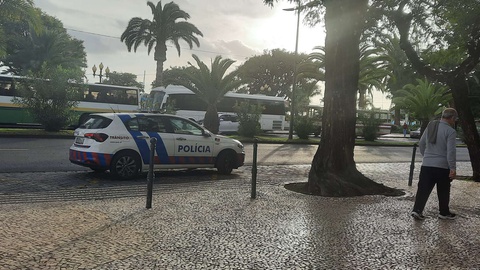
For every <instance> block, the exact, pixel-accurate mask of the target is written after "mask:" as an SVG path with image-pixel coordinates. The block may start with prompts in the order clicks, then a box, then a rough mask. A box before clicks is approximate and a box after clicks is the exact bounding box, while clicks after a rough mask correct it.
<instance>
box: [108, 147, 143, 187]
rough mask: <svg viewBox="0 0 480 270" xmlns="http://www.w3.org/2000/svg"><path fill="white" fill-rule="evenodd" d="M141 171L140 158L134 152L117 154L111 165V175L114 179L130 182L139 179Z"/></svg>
mask: <svg viewBox="0 0 480 270" xmlns="http://www.w3.org/2000/svg"><path fill="white" fill-rule="evenodd" d="M139 171H140V158H139V157H138V155H137V154H136V153H134V152H123V153H119V154H117V155H116V156H115V157H114V158H113V160H112V163H111V164H110V173H111V174H112V176H113V177H115V178H119V179H121V180H128V179H132V178H135V177H137V175H138V173H139Z"/></svg>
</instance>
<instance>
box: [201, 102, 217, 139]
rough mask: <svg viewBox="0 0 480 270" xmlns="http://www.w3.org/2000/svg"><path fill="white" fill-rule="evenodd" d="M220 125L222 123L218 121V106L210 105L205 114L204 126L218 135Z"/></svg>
mask: <svg viewBox="0 0 480 270" xmlns="http://www.w3.org/2000/svg"><path fill="white" fill-rule="evenodd" d="M219 125H220V121H219V120H218V111H217V106H216V105H212V104H208V105H207V111H206V112H205V119H204V120H203V126H204V127H205V128H206V129H208V130H210V131H211V132H213V133H214V134H218V128H219Z"/></svg>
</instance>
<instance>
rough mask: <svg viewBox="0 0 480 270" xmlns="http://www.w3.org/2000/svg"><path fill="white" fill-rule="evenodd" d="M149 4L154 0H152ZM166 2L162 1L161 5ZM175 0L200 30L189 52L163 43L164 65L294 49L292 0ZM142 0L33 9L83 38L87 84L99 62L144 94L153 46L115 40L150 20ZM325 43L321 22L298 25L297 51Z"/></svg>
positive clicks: (38, 1) (46, 1)
mask: <svg viewBox="0 0 480 270" xmlns="http://www.w3.org/2000/svg"><path fill="white" fill-rule="evenodd" d="M152 2H153V3H155V4H156V3H157V1H156V0H153V1H152ZM168 2H170V1H163V2H162V4H165V3H168ZM174 2H175V3H177V4H178V5H179V7H180V9H182V10H184V11H186V12H187V13H189V14H190V19H189V20H188V22H190V23H192V24H194V25H195V26H197V28H198V29H199V30H200V31H202V32H203V37H200V38H199V40H200V47H199V48H196V47H194V48H193V49H192V50H190V49H189V48H188V46H187V44H185V43H182V44H181V45H182V50H181V52H180V53H181V55H180V57H179V56H178V53H177V51H176V49H175V48H174V47H173V46H172V44H167V46H168V51H167V61H166V62H165V63H164V69H167V68H169V67H173V66H186V65H187V62H189V61H190V62H194V60H193V58H192V54H196V55H198V56H199V57H200V59H201V60H202V61H204V62H206V63H208V62H210V59H213V58H215V57H216V56H217V55H221V56H222V57H223V58H230V59H234V60H236V61H237V62H236V63H235V64H234V65H237V66H238V65H240V64H241V63H243V62H244V61H245V60H246V59H247V58H249V57H252V56H254V55H260V54H262V52H263V51H264V50H271V49H275V48H282V49H286V50H287V51H292V52H293V51H294V50H295V34H296V23H297V16H296V13H295V12H293V11H284V10H283V9H284V8H290V7H294V6H295V4H294V3H289V2H288V1H279V2H278V3H277V4H276V5H275V7H274V8H270V7H268V6H266V5H264V4H263V1H262V0H236V1H226V0H176V1H174ZM146 3H147V1H146V0H135V1H133V0H82V1H78V0H35V5H36V7H38V8H40V9H42V11H44V12H45V13H47V14H48V15H51V16H54V17H56V18H58V19H59V20H61V21H62V22H63V25H64V27H65V28H67V29H68V32H69V34H70V35H72V36H73V37H75V38H77V39H80V40H83V41H84V46H85V49H86V52H87V65H88V68H87V70H86V74H87V78H88V80H89V82H98V77H96V78H94V77H93V72H92V70H91V68H92V66H93V65H96V66H97V67H98V65H99V64H100V63H101V62H102V63H103V64H104V66H105V67H107V66H108V67H109V68H110V71H117V72H129V73H133V74H136V75H137V80H138V81H140V82H143V81H145V85H146V87H145V89H146V91H147V92H148V91H149V90H150V84H151V82H152V81H153V80H154V78H155V70H156V63H155V61H154V60H153V50H152V52H151V53H150V55H148V54H147V50H146V48H145V47H143V46H141V47H139V48H138V50H137V52H136V53H134V52H128V50H127V47H126V45H125V44H124V43H122V42H120V36H121V34H122V33H123V31H124V30H125V28H126V27H127V25H128V22H129V20H130V19H131V18H133V17H141V18H144V19H149V20H152V14H151V11H150V8H149V7H148V6H147V4H146ZM302 19H303V17H301V20H302ZM324 41H325V33H324V29H323V27H322V26H316V27H315V28H310V27H308V26H305V25H303V24H302V23H301V25H300V32H299V42H298V47H299V48H298V49H299V52H301V53H307V54H308V53H311V52H312V49H313V47H315V46H319V45H323V44H324ZM97 74H98V71H97ZM319 99H320V98H319V97H317V98H314V99H312V103H316V104H318V103H319ZM376 103H377V102H376ZM388 105H389V102H388ZM377 106H378V105H377ZM387 107H388V106H387Z"/></svg>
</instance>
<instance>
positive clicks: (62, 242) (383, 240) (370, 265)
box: [0, 163, 480, 269]
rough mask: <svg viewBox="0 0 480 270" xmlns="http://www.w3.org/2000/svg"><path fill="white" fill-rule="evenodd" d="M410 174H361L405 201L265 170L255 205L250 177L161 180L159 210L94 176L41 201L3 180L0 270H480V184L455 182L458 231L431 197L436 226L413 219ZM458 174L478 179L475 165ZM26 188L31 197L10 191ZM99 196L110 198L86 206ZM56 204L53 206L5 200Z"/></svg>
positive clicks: (384, 169)
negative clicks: (338, 191) (297, 189)
mask: <svg viewBox="0 0 480 270" xmlns="http://www.w3.org/2000/svg"><path fill="white" fill-rule="evenodd" d="M409 166H410V164H406V163H405V164H403V163H400V164H391V163H382V164H378V163H375V164H373V163H371V164H367V163H362V164H357V167H358V168H359V170H360V171H361V172H362V173H364V174H365V175H366V176H368V177H370V178H372V179H374V180H375V181H378V182H381V183H383V184H385V185H388V186H392V187H396V188H401V189H404V190H405V191H406V192H407V194H406V195H405V196H402V197H385V196H363V197H355V198H327V197H316V196H306V195H302V194H297V193H294V192H291V191H288V190H286V189H285V188H284V187H283V185H284V184H285V183H289V182H299V181H306V179H307V174H308V170H309V166H308V165H304V166H300V165H299V166H261V167H259V170H258V171H259V174H258V186H257V191H258V196H257V199H255V200H252V199H250V179H251V171H250V168H248V167H245V168H242V170H238V171H236V172H235V175H234V176H232V177H230V178H228V179H225V178H222V177H221V176H217V175H216V174H215V173H212V172H208V171H203V172H200V173H199V175H197V176H196V177H195V175H196V174H188V173H185V174H183V173H180V174H173V175H168V174H164V175H163V176H162V177H158V178H156V180H155V192H154V198H153V208H152V209H145V197H144V196H141V195H140V191H142V192H144V191H145V190H144V189H143V188H144V182H143V181H144V180H138V181H132V182H126V183H117V184H118V185H116V183H115V182H114V181H110V182H109V180H104V179H101V178H100V179H99V180H97V181H100V182H102V184H99V183H98V182H97V183H91V184H88V183H90V182H89V181H90V178H91V175H87V176H85V173H83V175H82V174H77V173H60V174H51V173H46V174H44V175H42V174H35V178H36V180H35V181H39V182H43V183H42V185H39V188H38V190H36V189H35V185H34V184H33V183H32V180H31V179H30V178H32V175H30V176H28V175H25V174H23V175H18V174H9V175H5V174H0V179H1V181H2V182H0V201H3V203H0V226H1V227H2V230H0V243H2V244H1V245H0V269H479V268H480V261H479V260H478V254H480V236H478V234H476V233H475V232H476V231H477V230H478V228H480V208H479V205H478V198H479V196H480V184H479V183H475V182H466V181H457V180H456V181H454V182H453V187H452V202H451V205H452V210H453V211H456V212H457V213H458V214H459V218H458V219H457V220H454V221H444V220H439V219H438V218H437V217H436V214H437V213H436V212H437V210H436V209H437V205H436V204H437V200H436V194H435V193H433V194H432V197H431V198H430V200H429V203H428V204H427V208H426V214H427V219H426V220H425V221H423V222H417V221H414V220H412V218H411V217H410V216H409V210H410V209H411V207H412V204H413V193H414V192H415V190H416V183H417V180H418V169H419V164H418V166H416V168H415V173H414V181H413V186H411V187H409V186H408V185H407V184H408V170H409ZM459 171H463V172H465V174H468V173H471V170H470V171H469V166H468V164H460V166H459ZM461 174H462V175H463V173H461ZM71 178H73V180H72V179H71ZM190 178H195V179H193V180H192V179H190ZM79 179H80V180H79ZM82 179H83V180H82ZM22 181H27V182H29V183H30V187H29V189H28V191H25V190H17V189H15V188H12V186H9V185H2V183H4V182H6V183H14V182H15V183H20V184H21V183H22ZM78 184H80V185H84V186H83V188H78V187H77V186H76V185H78ZM79 190H87V191H89V192H90V191H91V192H90V193H89V192H84V193H81V192H79ZM94 191H95V192H97V194H103V195H104V196H105V197H104V198H100V196H98V197H95V196H94V197H93V198H91V199H88V198H89V196H93V195H92V194H96V193H95V192H94ZM48 192H51V194H50V195H51V196H52V197H51V199H49V200H40V199H31V198H34V197H31V198H30V199H29V200H28V201H25V200H24V201H22V200H21V197H17V199H18V200H17V201H15V200H12V201H8V199H6V198H11V197H9V196H16V195H18V194H20V195H25V196H26V195H30V194H37V195H39V196H37V197H41V196H42V195H45V194H48ZM102 192H103V193H102ZM120 192H123V193H122V194H123V195H122V196H115V194H117V195H118V194H120ZM129 193H130V196H128V194H129ZM52 194H57V195H58V194H63V195H64V197H62V196H59V195H58V196H57V197H55V196H53V195H52ZM82 194H83V195H82ZM70 195H71V196H73V195H75V196H79V197H76V198H74V199H68V196H70ZM82 196H83V197H82Z"/></svg>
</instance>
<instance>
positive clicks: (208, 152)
mask: <svg viewBox="0 0 480 270" xmlns="http://www.w3.org/2000/svg"><path fill="white" fill-rule="evenodd" d="M74 135H75V141H74V143H73V144H72V146H71V147H70V161H71V162H72V163H74V164H78V165H82V166H86V167H89V168H91V169H93V170H95V171H106V170H110V173H111V174H112V175H113V176H114V177H115V178H118V179H131V178H134V177H136V176H137V175H138V174H139V173H141V172H144V171H148V168H149V164H150V138H156V139H157V143H156V147H155V156H154V159H153V161H154V168H155V169H157V170H158V169H176V168H217V170H218V171H219V172H220V173H222V174H230V173H231V172H232V170H233V169H236V168H238V167H240V166H242V165H243V163H244V159H245V152H244V149H243V145H242V143H241V142H239V141H237V140H234V139H231V138H227V137H224V136H218V135H214V134H212V133H211V132H209V131H208V130H206V129H204V128H203V127H201V126H200V125H198V124H197V123H195V122H194V121H191V120H189V119H185V118H182V117H178V116H175V115H167V114H153V113H98V114H92V115H90V118H89V119H88V120H87V121H86V122H85V123H84V124H82V125H81V126H80V127H79V128H77V129H76V130H75V133H74Z"/></svg>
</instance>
